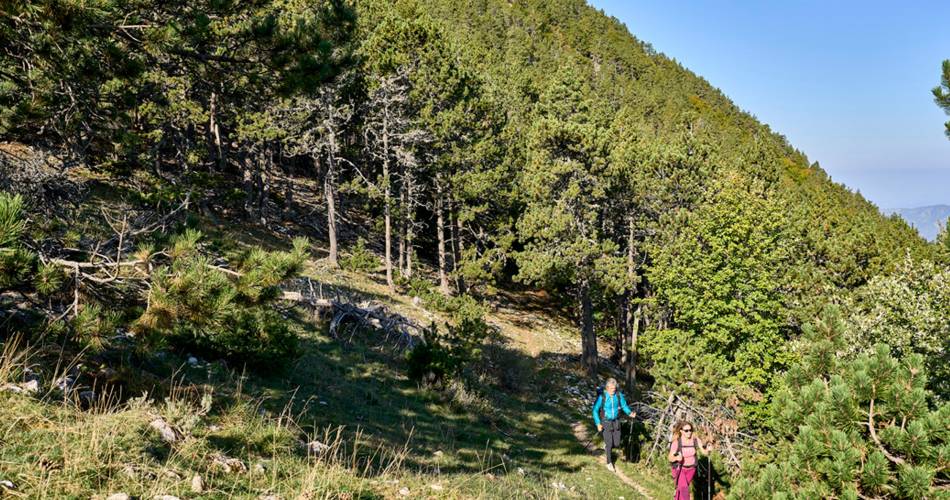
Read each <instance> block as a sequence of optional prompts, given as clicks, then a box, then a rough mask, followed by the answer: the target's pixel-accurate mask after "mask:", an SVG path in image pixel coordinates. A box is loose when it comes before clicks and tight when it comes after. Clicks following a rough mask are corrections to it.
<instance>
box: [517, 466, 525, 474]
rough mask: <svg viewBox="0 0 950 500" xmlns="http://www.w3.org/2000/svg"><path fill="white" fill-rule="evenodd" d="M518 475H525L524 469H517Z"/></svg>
mask: <svg viewBox="0 0 950 500" xmlns="http://www.w3.org/2000/svg"><path fill="white" fill-rule="evenodd" d="M518 474H521V475H522V476H523V475H525V474H526V473H525V471H524V467H518Z"/></svg>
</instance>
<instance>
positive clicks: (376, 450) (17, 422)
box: [0, 230, 662, 498]
mask: <svg viewBox="0 0 950 500" xmlns="http://www.w3.org/2000/svg"><path fill="white" fill-rule="evenodd" d="M216 234H217V235H218V237H219V238H220V241H228V242H230V244H235V242H236V241H240V240H242V239H243V240H246V239H247V233H243V232H237V231H232V230H221V231H217V232H216ZM267 238H268V239H269V241H271V242H272V244H274V243H276V244H279V240H275V239H274V238H273V237H267ZM253 241H254V242H255V243H260V242H261V240H260V239H254V240H253ZM237 244H240V243H237ZM305 274H306V275H307V276H309V277H311V278H312V279H314V280H315V282H317V283H319V284H320V287H321V288H322V290H323V292H324V293H325V294H327V296H334V295H337V294H345V295H346V296H348V297H350V298H351V300H354V301H360V300H375V301H378V302H380V303H382V304H385V305H387V307H390V308H392V309H393V310H394V311H398V312H400V313H403V314H405V315H406V316H407V317H411V318H416V319H418V320H420V321H430V320H432V321H441V320H443V319H444V318H442V315H441V314H440V313H439V312H438V311H430V310H427V309H426V308H425V307H424V306H422V305H415V304H414V303H413V302H414V301H413V300H412V297H409V296H404V295H391V294H389V293H388V291H387V289H386V287H385V286H384V285H381V284H379V283H378V281H379V279H380V275H379V273H378V272H373V273H371V274H369V275H366V274H362V273H352V272H345V271H330V270H328V269H327V268H326V267H325V263H324V261H322V260H321V261H314V262H311V263H310V264H308V268H307V270H306V272H305ZM533 300H536V298H534V299H533V298H532V296H531V295H530V294H524V295H522V294H514V295H512V296H511V300H504V301H500V302H499V304H498V307H497V312H496V313H494V314H492V315H490V316H489V321H490V322H491V323H492V324H493V325H496V326H497V327H498V335H497V336H496V337H495V338H493V339H491V340H489V341H487V342H486V344H485V346H484V353H485V355H484V357H483V359H481V360H479V362H478V364H477V366H471V367H469V369H468V370H467V372H468V376H469V377H471V379H470V380H471V383H470V384H461V383H457V384H452V385H450V386H448V387H446V388H444V389H435V388H429V387H425V386H420V385H419V384H417V383H416V382H413V381H411V380H409V379H408V378H407V377H406V374H405V368H406V367H405V359H404V352H403V351H402V350H400V349H397V348H396V346H394V345H393V344H392V343H391V342H388V341H387V340H386V339H384V338H381V334H380V333H379V332H374V331H367V330H360V331H353V332H349V333H350V335H348V336H346V337H345V338H332V337H330V336H329V335H328V333H327V331H326V326H327V323H326V321H325V320H321V319H320V318H314V317H313V316H312V312H311V311H308V310H305V309H302V308H299V307H298V308H291V309H288V310H287V314H288V318H289V321H291V322H292V323H293V325H294V330H295V331H296V332H298V333H299V335H300V338H301V341H302V346H301V355H300V357H298V358H297V359H295V360H294V361H292V363H291V364H290V365H289V366H274V367H273V369H271V370H262V371H257V372H253V371H246V370H243V369H242V368H241V367H238V366H228V365H227V364H226V363H224V362H222V361H206V360H203V359H202V360H198V359H192V360H190V361H189V359H188V357H187V356H185V355H184V354H175V353H173V352H169V351H163V352H158V353H155V354H154V356H150V357H148V358H147V360H146V362H145V364H144V365H143V366H135V367H133V366H131V365H125V364H123V363H121V362H120V363H118V364H116V363H114V362H113V363H109V364H108V365H107V364H105V360H106V359H109V358H110V357H111V356H115V355H118V353H116V352H104V353H99V354H98V355H95V356H91V357H90V356H88V355H85V356H80V354H79V353H77V352H73V351H71V350H70V348H69V347H67V348H66V350H65V351H63V350H59V349H57V348H55V347H54V346H51V345H44V344H39V345H34V346H23V345H20V346H19V348H18V349H16V350H15V351H14V347H13V344H12V343H9V342H8V343H7V344H5V347H6V349H7V351H6V352H5V353H4V357H3V360H2V363H3V365H2V369H0V375H2V377H3V380H2V383H3V384H4V385H6V384H13V383H15V382H19V381H20V380H21V377H22V375H23V372H24V369H25V368H27V367H29V368H31V370H32V372H33V373H35V374H36V375H37V376H38V379H39V381H40V384H39V391H38V392H37V393H36V394H32V395H31V394H29V393H21V392H13V391H11V390H5V391H2V392H0V398H2V404H0V420H2V421H4V422H8V425H5V426H4V430H3V434H2V435H0V442H2V443H4V446H3V447H2V451H0V463H2V464H3V467H2V469H0V480H8V481H11V482H12V484H13V485H15V489H14V490H10V491H8V492H7V493H9V494H10V495H12V496H14V497H15V496H27V497H35V496H45V497H57V498H89V497H90V496H93V497H95V496H98V497H104V496H106V495H107V494H111V493H116V492H124V493H127V494H130V495H133V496H140V497H142V498H151V497H152V496H154V495H160V494H168V495H175V496H179V497H181V498H256V497H258V496H263V495H276V496H277V497H279V498H394V497H402V496H407V497H412V498H430V497H431V498H459V497H464V498H497V497H499V496H512V495H513V496H516V497H522V498H553V497H562V498H591V497H601V498H618V497H624V498H642V496H641V495H640V494H639V493H636V492H635V491H633V490H632V489H631V488H630V487H628V486H626V485H624V484H623V483H622V482H621V481H620V480H619V479H618V478H617V477H616V476H615V475H613V474H611V473H609V472H608V471H607V470H606V469H605V468H604V467H603V466H602V465H601V463H600V462H599V459H598V458H597V457H593V456H591V455H590V454H588V453H587V451H586V449H585V448H584V444H585V443H581V442H578V440H577V439H576V438H575V436H574V433H573V430H572V427H573V424H574V423H575V422H577V421H582V422H584V424H585V425H586V426H587V427H588V428H589V430H590V431H593V429H592V424H591V423H590V418H589V415H588V414H587V407H586V405H587V404H589V402H588V401H587V399H589V396H590V395H589V394H587V393H588V392H591V391H592V387H591V386H589V385H588V384H587V383H584V382H582V377H581V374H580V373H579V372H578V371H577V370H575V369H574V367H576V366H577V365H576V362H575V359H576V357H577V345H576V342H575V341H573V340H572V339H571V337H570V334H569V333H568V331H569V327H570V325H568V324H565V323H564V322H563V320H561V319H559V318H557V317H555V316H551V315H548V314H547V313H545V308H546V307H547V305H546V304H544V303H543V302H541V303H537V302H535V303H534V305H533V307H532V306H530V303H531V302H532V301H533ZM415 302H416V303H417V304H418V302H419V301H418V300H416V301H415ZM74 360H81V361H80V363H81V364H80V365H78V366H76V365H75V364H74V363H73V361H74ZM100 363H102V364H101V365H100ZM103 369H107V370H113V371H114V370H115V369H118V370H119V371H121V372H122V373H118V374H113V375H112V377H113V380H112V381H111V382H112V383H111V384H110V385H109V387H111V389H112V391H113V392H112V393H110V392H108V391H105V392H104V391H103V389H101V388H97V387H91V388H79V387H76V388H75V389H74V390H71V391H69V393H68V395H65V396H64V394H63V393H62V392H61V391H58V390H57V389H56V387H55V386H56V382H57V381H58V380H59V378H60V376H61V375H63V374H69V373H86V372H96V371H98V370H103ZM124 377H128V378H131V379H143V378H148V379H150V380H149V381H150V382H151V384H152V385H151V386H150V388H151V391H152V392H149V393H144V392H143V393H142V394H141V395H136V394H124V395H122V397H123V399H124V398H128V397H130V396H131V398H130V399H127V400H124V401H119V400H118V397H119V396H120V394H119V393H118V392H116V391H118V388H119V387H123V388H125V389H126V390H127V391H129V390H131V389H129V386H130V385H131V384H128V383H125V382H126V381H124V380H121V379H122V378H124ZM100 380H104V379H100ZM140 385H141V386H142V387H145V386H146V383H145V381H142V383H141V384H140ZM89 389H91V390H94V391H97V393H96V394H95V395H94V396H90V395H84V396H80V395H81V394H82V393H83V392H84V391H85V390H89ZM571 391H573V392H571ZM64 397H65V400H64ZM157 418H162V419H164V420H165V421H166V422H167V423H169V424H170V425H172V426H173V427H174V429H175V430H176V432H180V433H181V434H180V435H179V439H178V440H177V441H175V442H173V443H168V442H165V441H163V439H162V438H161V437H160V434H159V432H158V431H156V430H155V429H153V428H152V427H150V423H151V422H153V421H154V420H155V419H157ZM311 441H317V442H319V443H321V445H316V446H317V448H314V449H311V450H309V451H308V450H307V449H306V448H304V447H302V444H303V443H308V442H311ZM322 445H326V446H327V448H326V449H323V446H322ZM231 459H234V460H235V461H232V462H228V460H231ZM236 461H239V462H240V464H238V463H237V462H236ZM225 464H230V465H225ZM638 467H640V466H634V465H632V464H623V465H622V470H624V471H626V473H627V475H628V476H630V477H634V478H637V480H638V481H639V482H641V483H642V484H643V485H644V486H645V487H646V488H651V486H652V487H654V488H655V487H659V486H660V485H661V484H662V481H658V480H657V479H656V477H655V476H654V475H653V473H651V472H649V471H645V470H642V469H640V468H638ZM228 469H230V470H228ZM196 475H198V476H201V479H200V482H201V483H203V486H202V488H201V491H200V492H196V491H193V490H192V482H193V480H194V477H195V476H196ZM404 488H408V490H404ZM407 491H408V494H404V493H406V492H407ZM199 493H200V494H199ZM657 496H659V495H657Z"/></svg>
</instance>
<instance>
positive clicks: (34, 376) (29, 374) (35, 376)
mask: <svg viewBox="0 0 950 500" xmlns="http://www.w3.org/2000/svg"><path fill="white" fill-rule="evenodd" d="M23 380H24V381H26V382H33V381H34V380H35V381H36V382H37V383H39V381H40V374H39V373H36V372H35V371H33V369H32V368H27V369H25V370H23Z"/></svg>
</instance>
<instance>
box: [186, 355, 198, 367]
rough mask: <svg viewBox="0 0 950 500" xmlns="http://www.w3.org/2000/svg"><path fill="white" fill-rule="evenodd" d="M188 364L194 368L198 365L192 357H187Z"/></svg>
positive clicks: (196, 359)
mask: <svg viewBox="0 0 950 500" xmlns="http://www.w3.org/2000/svg"><path fill="white" fill-rule="evenodd" d="M188 364H189V365H191V366H196V365H197V364H198V358H196V357H194V356H188Z"/></svg>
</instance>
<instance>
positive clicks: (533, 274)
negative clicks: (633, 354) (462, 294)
mask: <svg viewBox="0 0 950 500" xmlns="http://www.w3.org/2000/svg"><path fill="white" fill-rule="evenodd" d="M590 92H591V89H590V88H589V87H588V86H586V85H584V83H583V79H582V77H581V75H580V73H579V71H578V70H577V69H575V68H571V67H568V68H565V69H564V70H563V71H562V72H561V73H560V74H558V75H555V77H554V79H553V80H552V82H551V83H550V85H549V86H548V88H547V89H546V90H545V92H544V94H543V95H542V96H541V101H540V102H539V104H538V117H537V121H536V124H535V126H534V127H533V128H532V130H531V132H530V136H529V138H528V164H527V165H526V167H525V171H524V175H523V177H522V179H521V180H522V182H521V185H520V191H521V193H522V195H523V196H524V203H525V209H524V214H523V216H522V218H521V219H520V220H519V221H518V224H517V228H518V232H519V235H520V237H521V239H522V240H523V241H524V242H525V248H524V250H523V251H521V252H519V253H518V254H517V255H516V257H517V259H518V265H519V274H518V276H517V277H518V279H521V280H523V281H525V282H532V283H541V284H544V285H545V286H553V287H559V286H567V287H568V289H570V290H571V291H572V293H573V295H574V298H575V301H576V302H575V303H576V307H577V319H578V325H579V327H580V333H581V341H582V350H583V352H582V361H583V365H584V367H585V368H587V370H588V372H589V373H590V375H591V376H595V375H596V370H597V364H598V361H597V336H596V332H595V331H594V318H593V314H594V309H593V307H594V306H593V297H594V294H595V293H596V292H597V289H598V287H602V286H610V284H614V283H616V282H618V281H622V280H623V279H624V276H625V274H626V261H625V259H624V257H623V256H621V255H620V254H619V252H618V248H617V246H616V245H615V244H614V243H613V242H612V241H610V240H609V239H608V238H606V236H605V235H604V233H603V229H602V227H603V222H604V220H603V212H602V210H603V207H604V206H605V204H606V201H607V199H606V197H607V190H606V183H605V179H604V170H605V168H606V163H607V134H606V133H605V132H606V127H605V126H604V124H603V123H602V122H601V121H600V120H603V119H604V117H605V116H606V115H607V113H606V112H605V110H604V109H603V108H601V107H598V103H597V102H596V101H595V100H594V99H593V98H592V97H591V95H590Z"/></svg>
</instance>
